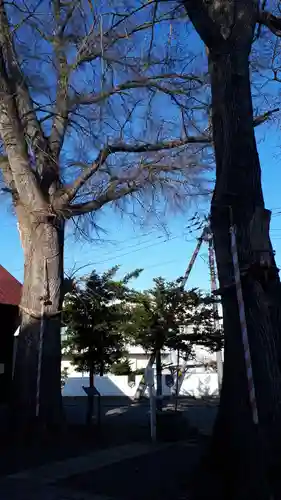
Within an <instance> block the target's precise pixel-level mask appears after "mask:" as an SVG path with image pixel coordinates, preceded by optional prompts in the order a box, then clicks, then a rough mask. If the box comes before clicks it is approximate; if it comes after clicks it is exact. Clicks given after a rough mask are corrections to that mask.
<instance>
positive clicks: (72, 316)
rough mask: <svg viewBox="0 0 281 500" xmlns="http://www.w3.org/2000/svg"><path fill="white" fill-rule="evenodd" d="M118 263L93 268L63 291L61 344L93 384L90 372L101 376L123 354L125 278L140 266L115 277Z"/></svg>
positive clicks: (134, 276) (90, 407)
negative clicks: (105, 268) (77, 283)
mask: <svg viewBox="0 0 281 500" xmlns="http://www.w3.org/2000/svg"><path fill="white" fill-rule="evenodd" d="M118 269H119V267H118V266H115V267H113V268H112V269H110V270H109V271H107V272H105V273H103V274H101V275H99V274H98V273H97V272H96V271H95V270H94V271H92V273H91V274H90V276H88V277H87V278H86V279H84V280H82V283H83V282H84V285H83V284H82V285H80V286H76V287H75V290H73V292H72V293H69V294H67V296H66V298H65V305H64V322H65V324H66V326H67V340H66V342H65V343H64V348H66V349H67V352H68V354H69V355H70V357H71V359H72V363H73V364H74V365H75V366H76V368H77V369H78V370H79V371H83V372H84V371H86V372H89V385H90V387H93V386H94V375H95V374H99V375H101V376H103V375H104V373H106V372H108V371H109V370H110V368H111V367H112V366H113V365H114V364H116V363H117V362H120V361H121V360H122V358H124V356H125V338H124V335H123V331H124V323H125V322H126V319H127V315H128V312H127V311H128V309H127V307H125V305H126V302H127V300H128V299H129V297H130V289H129V287H128V282H129V281H130V280H131V279H132V278H136V277H137V276H138V275H139V273H140V270H136V271H134V272H133V273H130V274H128V275H126V276H125V277H124V278H123V279H121V280H117V278H116V273H117V271H118ZM92 407H93V400H92V399H91V398H89V408H88V420H89V419H90V418H91V415H92Z"/></svg>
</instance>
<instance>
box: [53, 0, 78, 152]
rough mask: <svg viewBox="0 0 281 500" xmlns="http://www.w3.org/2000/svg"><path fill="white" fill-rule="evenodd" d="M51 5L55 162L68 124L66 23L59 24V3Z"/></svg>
mask: <svg viewBox="0 0 281 500" xmlns="http://www.w3.org/2000/svg"><path fill="white" fill-rule="evenodd" d="M53 4H54V12H55V20H56V23H57V29H56V34H55V35H54V38H53V47H54V52H55V56H56V66H57V92H56V106H55V111H54V120H53V125H52V130H51V134H50V138H49V142H50V148H51V151H52V155H53V158H54V161H55V162H57V161H58V158H59V154H60V151H61V148H62V144H63V139H64V135H65V131H66V128H67V124H68V108H69V106H68V80H69V67H68V64H67V58H66V55H65V50H64V40H63V33H64V29H65V26H66V24H67V23H66V20H64V21H63V23H61V22H60V15H61V12H60V8H61V3H60V2H53ZM73 10H74V9H73ZM70 12H71V15H72V9H71V10H70ZM71 15H70V17H71ZM70 17H69V19H70ZM65 23H66V24H65Z"/></svg>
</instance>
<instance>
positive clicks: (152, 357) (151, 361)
mask: <svg viewBox="0 0 281 500" xmlns="http://www.w3.org/2000/svg"><path fill="white" fill-rule="evenodd" d="M206 231H207V228H206V227H205V228H204V229H203V231H202V234H201V236H200V237H199V238H198V241H197V245H196V248H195V250H194V252H193V254H192V256H191V259H190V261H189V264H188V266H187V268H186V271H185V273H184V275H183V279H182V282H181V286H182V288H184V287H185V285H186V283H187V280H188V278H189V275H190V273H191V271H192V268H193V266H194V263H195V261H196V259H197V256H198V253H199V251H200V248H201V245H202V242H203V240H204V237H205V234H206ZM155 358H156V352H153V353H152V354H151V355H150V358H149V361H148V363H147V368H148V367H149V366H150V367H152V366H153V364H154V362H155ZM181 378H182V377H181ZM183 378H184V377H183ZM180 385H181V380H180V381H179V387H180ZM146 387H147V384H146V383H145V377H144V376H142V378H141V381H140V383H139V385H138V387H137V390H136V394H135V396H134V400H135V401H138V400H140V399H141V397H142V396H143V394H144V392H145V389H146Z"/></svg>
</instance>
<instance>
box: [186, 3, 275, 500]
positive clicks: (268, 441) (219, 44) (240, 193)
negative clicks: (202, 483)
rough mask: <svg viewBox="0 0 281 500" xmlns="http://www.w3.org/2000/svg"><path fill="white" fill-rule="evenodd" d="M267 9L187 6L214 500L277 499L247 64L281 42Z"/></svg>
mask: <svg viewBox="0 0 281 500" xmlns="http://www.w3.org/2000/svg"><path fill="white" fill-rule="evenodd" d="M265 3H266V2H261V4H262V5H260V2H258V1H255V0H237V1H236V0H210V1H205V0H185V1H184V6H185V8H186V11H187V13H188V15H189V18H190V19H191V21H192V22H193V24H194V27H195V28H196V30H197V32H198V34H199V35H200V37H201V39H202V40H203V42H204V43H205V45H206V46H207V49H208V59H209V74H210V79H211V91H212V104H211V106H212V127H213V139H214V148H215V157H216V185H215V190H214V194H213V199H212V205H211V224H212V230H213V234H214V239H215V248H216V257H217V264H218V273H219V281H220V293H221V295H222V304H223V317H224V331H225V358H224V378H223V386H222V393H221V403H220V408H219V414H218V419H217V422H216V427H215V433H214V440H213V448H212V458H211V461H210V462H209V464H208V466H209V467H210V469H212V466H214V467H213V472H214V470H215V471H216V473H217V474H218V476H217V477H219V481H218V483H217V484H219V488H218V489H217V490H216V495H215V496H216V498H223V499H226V498H233V499H237V500H238V499H249V500H250V499H254V498H255V499H263V500H266V499H270V498H272V499H273V498H274V499H277V498H280V497H281V485H280V479H279V477H280V473H279V472H280V465H281V462H280V456H281V431H280V430H281V372H280V368H281V366H280V359H281V345H280V339H281V293H280V281H279V276H278V269H277V267H276V264H275V259H274V252H273V250H272V245H271V242H270V237H269V224H270V211H269V210H266V209H265V206H264V199H263V193H262V185H261V169H260V163H259V157H258V153H257V146H256V141H255V134H254V127H253V107H252V95H251V84H250V73H249V56H250V53H251V49H252V45H253V42H254V40H255V38H257V37H258V36H259V35H260V30H261V27H263V29H264V27H266V28H267V29H268V30H270V33H271V35H272V34H274V35H277V36H280V35H281V22H280V20H279V19H278V18H277V17H275V16H274V15H273V14H272V13H270V12H267V11H265V10H264V7H265ZM270 5H271V6H272V3H271V4H270ZM231 226H235V228H236V237H237V244H238V257H239V263H240V271H241V276H242V292H243V297H244V302H245V312H246V324H247V329H248V336H249V342H250V352H251V361H252V368H253V378H254V384H255V391H256V398H257V410H258V424H255V423H254V421H253V418H252V408H251V406H250V398H249V391H252V388H251V387H248V381H247V377H246V365H247V370H248V369H249V367H248V365H249V359H247V360H246V361H245V359H244V349H243V344H242V334H241V324H240V320H239V312H238V304H237V298H236V290H235V281H234V270H233V264H232V255H231V251H230V227H231ZM243 328H244V325H243ZM209 487H210V485H209ZM202 495H203V496H202V497H200V498H205V496H204V494H202Z"/></svg>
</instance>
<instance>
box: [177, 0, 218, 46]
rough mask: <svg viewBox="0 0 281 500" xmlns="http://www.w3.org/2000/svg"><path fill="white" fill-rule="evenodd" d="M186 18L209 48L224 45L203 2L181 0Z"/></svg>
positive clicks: (200, 0)
mask: <svg viewBox="0 0 281 500" xmlns="http://www.w3.org/2000/svg"><path fill="white" fill-rule="evenodd" d="M183 5H184V7H185V9H186V12H187V14H188V17H189V18H190V20H191V22H192V23H193V25H194V27H195V29H196V30H197V31H198V33H199V35H200V37H201V38H202V40H203V42H204V43H205V44H206V45H207V47H209V49H214V48H215V47H220V48H221V47H222V45H223V44H224V43H225V40H224V38H223V36H222V35H221V33H220V28H219V26H217V25H216V23H215V22H214V21H213V20H212V18H211V17H210V16H209V13H208V10H207V8H206V3H205V2H204V1H203V0H183Z"/></svg>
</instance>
